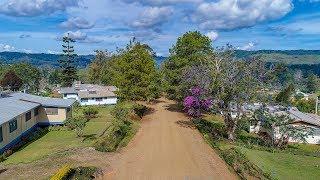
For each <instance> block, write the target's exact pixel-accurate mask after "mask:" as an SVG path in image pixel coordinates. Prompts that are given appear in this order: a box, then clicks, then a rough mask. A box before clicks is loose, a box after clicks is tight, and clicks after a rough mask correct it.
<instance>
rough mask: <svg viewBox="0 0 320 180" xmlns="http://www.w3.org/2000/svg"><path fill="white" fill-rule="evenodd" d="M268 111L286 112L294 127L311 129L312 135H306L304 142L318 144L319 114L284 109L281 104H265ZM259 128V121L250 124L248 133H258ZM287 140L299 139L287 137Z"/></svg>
mask: <svg viewBox="0 0 320 180" xmlns="http://www.w3.org/2000/svg"><path fill="white" fill-rule="evenodd" d="M267 108H268V110H269V112H270V113H273V114H284V113H286V114H288V115H289V117H290V118H292V119H293V120H294V121H293V123H291V124H292V125H293V126H294V127H299V126H303V127H307V128H310V129H312V130H313V133H312V135H309V136H308V137H306V142H307V143H309V144H320V116H318V115H316V114H310V113H303V112H301V111H299V110H298V109H297V108H289V109H288V110H284V109H283V107H281V106H267ZM260 130H261V122H258V123H257V124H256V125H252V126H250V133H258V132H259V131H260ZM276 137H280V134H276ZM289 142H297V143H300V142H299V141H297V140H295V139H293V138H289Z"/></svg>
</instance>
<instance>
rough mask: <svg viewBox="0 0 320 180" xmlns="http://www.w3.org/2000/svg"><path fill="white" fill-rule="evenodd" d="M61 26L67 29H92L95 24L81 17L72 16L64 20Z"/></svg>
mask: <svg viewBox="0 0 320 180" xmlns="http://www.w3.org/2000/svg"><path fill="white" fill-rule="evenodd" d="M60 26H61V27H62V28H65V29H91V28H93V27H94V24H93V23H90V22H89V21H87V20H86V19H84V18H81V17H72V18H69V19H68V20H67V21H65V22H62V23H61V24H60Z"/></svg>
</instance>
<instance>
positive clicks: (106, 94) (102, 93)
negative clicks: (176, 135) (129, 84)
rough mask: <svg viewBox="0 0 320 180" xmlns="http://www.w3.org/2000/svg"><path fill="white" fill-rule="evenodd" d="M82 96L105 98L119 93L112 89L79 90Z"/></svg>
mask: <svg viewBox="0 0 320 180" xmlns="http://www.w3.org/2000/svg"><path fill="white" fill-rule="evenodd" d="M78 95H79V97H80V98H104V97H116V96H117V95H116V94H115V93H113V92H111V91H101V90H98V91H79V92H78Z"/></svg>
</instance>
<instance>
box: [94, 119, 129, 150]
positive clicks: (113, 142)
mask: <svg viewBox="0 0 320 180" xmlns="http://www.w3.org/2000/svg"><path fill="white" fill-rule="evenodd" d="M109 130H110V131H109V132H108V134H107V135H106V136H104V137H101V138H99V139H98V140H97V141H96V142H95V143H94V147H95V149H96V150H97V151H102V152H113V151H116V150H117V148H118V146H119V144H120V142H121V141H122V140H123V139H124V138H125V137H126V136H127V134H128V132H130V130H131V122H129V121H124V122H121V121H118V122H116V123H114V124H113V125H112V126H111V127H110V129H109Z"/></svg>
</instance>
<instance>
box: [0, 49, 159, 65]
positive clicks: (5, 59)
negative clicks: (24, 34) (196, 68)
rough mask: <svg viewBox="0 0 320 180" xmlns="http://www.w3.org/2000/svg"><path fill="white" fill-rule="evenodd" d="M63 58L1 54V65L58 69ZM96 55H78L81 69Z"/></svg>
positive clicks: (11, 53)
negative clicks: (24, 65) (16, 64)
mask: <svg viewBox="0 0 320 180" xmlns="http://www.w3.org/2000/svg"><path fill="white" fill-rule="evenodd" d="M59 58H61V55H58V54H46V53H41V54H28V53H21V52H0V63H3V64H13V63H17V62H28V63H30V64H32V65H35V66H38V67H43V66H51V67H58V66H59V63H58V59H59ZM93 58H94V55H78V56H77V58H76V61H77V62H78V67H79V68H84V67H87V65H88V64H90V62H91V61H92V59H93ZM164 59H165V57H161V56H158V57H156V62H157V64H158V65H160V64H161V63H162V62H163V61H164Z"/></svg>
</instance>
